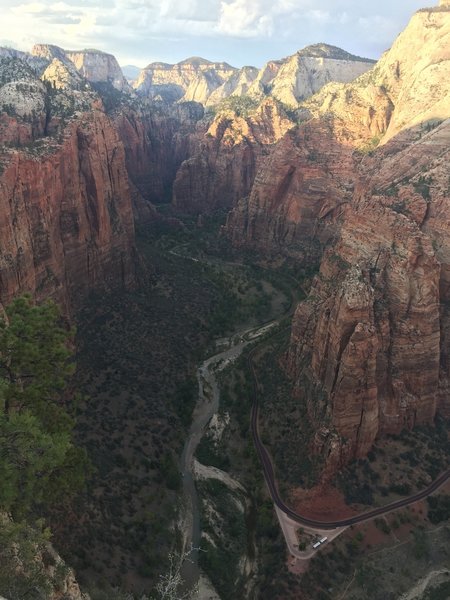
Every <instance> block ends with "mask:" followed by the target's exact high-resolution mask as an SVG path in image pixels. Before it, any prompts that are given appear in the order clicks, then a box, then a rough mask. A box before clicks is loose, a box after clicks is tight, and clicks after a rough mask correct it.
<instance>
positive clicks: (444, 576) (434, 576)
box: [399, 569, 450, 600]
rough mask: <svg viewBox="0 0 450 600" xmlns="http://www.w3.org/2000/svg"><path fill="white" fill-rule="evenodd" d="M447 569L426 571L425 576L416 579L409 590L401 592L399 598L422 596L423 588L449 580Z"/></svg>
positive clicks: (407, 599) (405, 599)
mask: <svg viewBox="0 0 450 600" xmlns="http://www.w3.org/2000/svg"><path fill="white" fill-rule="evenodd" d="M449 574H450V570H449V569H441V570H440V571H432V572H431V573H428V575H427V576H426V577H423V578H422V579H421V580H420V581H418V582H417V583H416V584H415V585H414V587H412V588H411V589H410V590H409V592H406V594H403V596H401V597H400V598H399V600H416V599H418V598H422V595H423V594H424V592H425V590H426V589H427V588H428V586H429V585H430V584H431V585H432V586H433V587H436V586H438V585H439V584H441V583H444V582H445V581H448V580H449Z"/></svg>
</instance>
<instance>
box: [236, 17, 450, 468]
mask: <svg viewBox="0 0 450 600" xmlns="http://www.w3.org/2000/svg"><path fill="white" fill-rule="evenodd" d="M449 47H450V19H449V15H448V12H447V11H445V10H444V11H442V10H439V9H430V10H423V11H419V13H417V14H416V15H414V17H413V18H412V20H411V23H410V25H409V26H408V28H407V29H406V31H405V32H404V33H402V34H401V36H399V38H398V39H397V41H396V42H395V44H394V45H393V47H392V49H391V50H390V51H389V52H388V53H386V54H385V55H384V56H383V58H382V59H381V61H380V62H379V63H378V64H377V65H376V67H375V68H374V69H373V71H371V72H369V73H367V74H364V75H362V76H361V77H360V78H359V79H358V80H357V81H355V82H354V83H352V84H348V85H338V84H330V85H328V86H326V87H325V88H323V89H322V90H321V92H319V94H317V95H316V96H314V97H313V98H312V99H311V100H310V101H307V102H306V103H304V105H303V109H302V118H304V119H305V120H306V122H305V123H303V124H301V125H300V126H299V128H298V129H296V130H292V131H290V132H288V133H287V134H285V136H284V137H283V138H282V139H281V140H280V141H279V143H278V145H277V146H276V147H275V148H274V149H273V150H272V151H271V153H270V156H269V158H267V159H266V160H265V162H264V165H262V166H261V168H260V169H259V170H258V172H257V174H256V177H255V183H254V185H253V187H252V190H251V192H250V194H249V196H248V198H245V197H243V198H241V200H240V201H239V203H238V204H237V206H236V207H235V208H234V210H233V211H232V212H231V214H230V216H229V219H228V224H227V232H228V234H229V235H230V237H231V238H232V240H233V242H234V244H235V245H237V246H241V245H246V246H250V247H253V248H256V249H258V250H259V251H264V252H265V253H266V254H270V253H273V252H277V253H279V254H280V253H281V254H284V255H286V254H288V255H294V256H296V257H297V258H300V259H301V260H303V261H304V264H308V261H309V260H310V257H311V255H313V256H314V253H312V252H310V253H309V254H308V245H309V244H311V242H312V241H314V242H315V243H319V244H320V246H321V247H322V248H325V253H324V256H323V259H322V263H321V266H320V273H319V275H318V276H317V277H316V278H315V280H314V283H313V286H312V290H311V293H310V295H309V298H308V300H307V301H306V302H303V303H302V304H300V305H299V307H298V308H297V311H296V313H295V316H294V319H293V326H292V336H291V341H290V346H289V351H288V353H287V358H286V369H287V371H288V373H289V374H290V375H291V376H292V378H293V379H294V382H295V393H296V394H297V395H298V396H299V397H302V399H303V400H304V401H305V402H306V404H307V406H308V411H309V415H310V418H311V420H312V422H313V424H314V426H315V428H316V431H317V434H316V438H315V442H314V448H315V451H317V452H320V453H322V454H323V455H324V456H325V457H326V459H327V464H328V471H327V473H328V474H330V473H332V472H334V471H335V470H336V469H338V468H339V467H341V466H342V465H344V464H346V463H347V462H348V461H349V460H350V459H352V458H354V457H362V456H365V455H366V454H367V452H368V450H369V449H370V448H371V446H372V445H373V443H374V441H375V439H376V438H377V436H379V435H384V434H386V433H399V432H400V431H401V430H402V429H403V428H404V427H407V428H412V427H414V426H415V425H418V424H423V423H432V422H433V420H434V418H435V416H436V413H437V412H438V411H439V412H440V413H441V414H443V415H446V416H448V415H449V414H450V411H449V404H450V403H449V400H448V398H449V390H450V387H449V372H450V371H449V365H450V362H449V339H450V336H449V332H450V328H449V313H450V311H449V309H448V306H449V302H448V300H449V299H448V296H449V287H450V286H449V281H448V280H449V263H450V253H449V251H448V246H449V244H450V236H449V234H448V231H449V214H450V213H449V210H448V197H449V188H448V160H449V148H450V121H449V117H450V105H449V97H450V95H449V93H448V83H447V82H448V81H450V77H449V75H450V73H449V68H450V67H449V65H450V61H449V58H450V56H449V54H448V48H449ZM411 48H412V49H413V51H411ZM377 146H379V147H377ZM319 252H320V248H319Z"/></svg>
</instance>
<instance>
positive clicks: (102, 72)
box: [66, 50, 130, 92]
mask: <svg viewBox="0 0 450 600" xmlns="http://www.w3.org/2000/svg"><path fill="white" fill-rule="evenodd" d="M66 56H67V58H68V59H69V60H70V61H72V63H73V64H74V65H75V68H76V69H77V70H78V72H79V73H80V75H81V76H82V77H84V78H85V79H87V80H88V81H90V82H91V83H110V84H111V85H112V86H113V87H114V88H115V89H116V90H119V91H120V92H121V91H124V90H128V91H130V87H129V85H128V83H127V81H126V79H125V77H124V76H123V73H122V70H121V68H120V67H119V63H118V62H117V60H116V58H115V57H114V56H113V55H112V54H107V53H106V52H100V51H99V50H82V51H80V52H70V51H66Z"/></svg>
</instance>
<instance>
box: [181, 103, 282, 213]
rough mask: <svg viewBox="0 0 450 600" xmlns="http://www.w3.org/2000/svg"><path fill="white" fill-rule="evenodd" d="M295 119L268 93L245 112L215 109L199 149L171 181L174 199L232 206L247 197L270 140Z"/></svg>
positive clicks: (193, 205)
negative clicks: (255, 105) (243, 113)
mask: <svg viewBox="0 0 450 600" xmlns="http://www.w3.org/2000/svg"><path fill="white" fill-rule="evenodd" d="M292 127H294V123H293V122H292V121H291V120H290V119H289V118H288V117H287V116H286V114H285V113H284V111H283V109H282V108H281V107H280V106H279V105H278V104H277V103H276V102H275V101H274V100H272V99H267V100H266V101H265V102H263V103H262V104H261V105H260V106H259V107H258V108H257V109H256V110H255V111H253V112H252V113H251V114H249V115H248V116H245V117H244V116H240V117H238V116H236V114H235V113H233V112H231V111H225V112H222V113H219V114H218V115H217V116H216V118H215V119H214V121H213V123H212V124H211V125H210V127H209V129H208V130H207V132H206V135H201V137H200V138H199V140H198V151H197V152H196V153H195V154H194V155H193V156H192V157H191V158H189V159H188V160H186V161H185V162H183V164H182V165H181V167H180V169H179V170H178V173H177V176H176V179H175V183H174V187H173V203H174V205H175V206H176V207H177V208H178V209H180V210H182V211H184V212H188V213H194V214H196V213H200V212H206V213H208V212H211V211H213V210H215V209H216V208H219V207H221V208H224V207H227V208H231V207H232V206H233V205H234V204H235V203H236V202H237V200H238V199H239V198H242V197H246V196H247V195H248V194H249V192H250V190H251V187H252V185H253V181H254V178H255V174H256V172H257V170H258V167H259V165H260V164H261V163H262V162H263V161H264V159H265V157H266V156H267V154H268V149H269V147H270V146H272V145H273V144H275V142H277V141H278V140H280V139H281V138H282V137H283V135H284V134H285V132H286V131H288V130H289V129H291V128H292Z"/></svg>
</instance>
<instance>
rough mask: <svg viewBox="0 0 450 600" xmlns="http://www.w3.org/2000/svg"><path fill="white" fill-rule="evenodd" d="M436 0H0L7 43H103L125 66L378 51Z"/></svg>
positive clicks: (1, 42) (239, 62)
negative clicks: (329, 49)
mask: <svg viewBox="0 0 450 600" xmlns="http://www.w3.org/2000/svg"><path fill="white" fill-rule="evenodd" d="M437 3H438V2H437V0H376V1H375V2H372V1H367V0H366V1H361V0H109V1H107V0H103V1H99V0H96V1H94V0H61V1H58V2H54V1H52V0H35V1H32V2H28V1H24V0H1V16H0V46H12V47H13V48H17V49H19V50H30V49H31V47H32V45H33V44H35V43H49V44H56V45H58V46H61V47H63V48H65V49H69V50H81V49H83V48H97V49H99V50H103V51H104V52H110V53H111V54H114V55H115V56H116V58H117V59H118V61H119V63H120V64H121V65H126V64H134V65H137V66H139V67H144V66H145V65H147V64H148V63H150V62H153V61H164V62H168V63H175V62H178V61H180V60H183V59H185V58H187V57H190V56H202V57H203V58H207V59H209V60H214V61H227V62H229V63H230V64H232V65H233V66H237V67H241V66H243V65H254V66H256V67H261V66H262V65H263V64H264V63H265V62H266V61H267V60H270V59H278V58H283V57H284V56H288V55H290V54H293V53H294V52H296V51H297V50H300V49H301V48H304V47H305V46H307V45H309V44H314V43H318V42H325V43H328V44H333V45H335V46H339V47H341V48H343V49H344V50H347V51H349V52H352V53H353V54H357V55H359V56H365V57H369V58H375V59H377V58H379V57H380V55H381V53H382V52H383V51H384V50H387V49H388V48H389V47H390V46H391V45H392V42H393V41H394V39H395V38H396V36H397V35H398V34H399V33H400V32H401V31H402V29H404V27H405V26H406V24H407V23H408V21H409V19H410V17H411V15H412V14H413V12H415V11H416V10H417V9H418V8H421V7H423V6H426V5H428V6H429V5H430V4H431V5H433V4H437Z"/></svg>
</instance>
